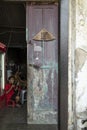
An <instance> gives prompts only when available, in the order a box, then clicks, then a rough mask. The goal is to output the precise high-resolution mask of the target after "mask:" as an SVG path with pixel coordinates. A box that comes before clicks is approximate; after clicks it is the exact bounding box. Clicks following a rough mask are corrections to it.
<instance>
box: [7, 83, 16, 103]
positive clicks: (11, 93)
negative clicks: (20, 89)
mask: <svg viewBox="0 0 87 130" xmlns="http://www.w3.org/2000/svg"><path fill="white" fill-rule="evenodd" d="M11 85H12V84H6V86H5V93H6V91H8V90H9V89H10V87H11ZM13 94H14V90H13V89H11V91H10V92H9V93H7V94H6V100H7V101H9V100H10V99H11V97H12V95H13Z"/></svg>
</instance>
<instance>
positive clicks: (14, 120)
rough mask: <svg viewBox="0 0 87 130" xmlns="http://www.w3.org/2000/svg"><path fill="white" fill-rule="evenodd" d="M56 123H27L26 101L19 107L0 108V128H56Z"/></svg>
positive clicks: (24, 129) (5, 129) (34, 129)
mask: <svg viewBox="0 0 87 130" xmlns="http://www.w3.org/2000/svg"><path fill="white" fill-rule="evenodd" d="M57 129H58V127H57V126H56V125H35V124H33V125H32V124H29V125H28V124H27V109H26V103H25V104H24V105H23V106H22V107H21V108H11V107H9V108H3V109H0V130H57Z"/></svg>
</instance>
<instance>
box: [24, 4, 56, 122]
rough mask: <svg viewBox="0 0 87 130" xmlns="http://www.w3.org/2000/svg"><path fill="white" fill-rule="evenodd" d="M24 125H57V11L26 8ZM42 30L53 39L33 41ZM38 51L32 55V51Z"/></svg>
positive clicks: (36, 7) (52, 6)
mask: <svg viewBox="0 0 87 130" xmlns="http://www.w3.org/2000/svg"><path fill="white" fill-rule="evenodd" d="M26 22H27V28H26V32H27V34H26V36H27V37H26V39H27V43H28V45H27V63H28V65H27V66H28V67H27V69H28V78H27V79H28V105H27V108H28V123H32V122H34V123H44V124H49V123H51V124H52V123H53V124H57V114H58V39H57V38H58V7H57V6H56V5H49V6H46V5H44V6H42V5H40V6H29V5H27V20H26ZM43 28H45V29H46V30H47V31H48V32H50V33H51V34H52V35H53V36H54V37H55V39H54V40H50V41H43V40H41V41H35V40H33V37H34V36H35V35H36V34H37V33H38V32H40V30H41V29H43ZM36 46H39V47H41V51H38V52H37V51H36V50H35V47H36Z"/></svg>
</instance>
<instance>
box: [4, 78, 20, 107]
mask: <svg viewBox="0 0 87 130" xmlns="http://www.w3.org/2000/svg"><path fill="white" fill-rule="evenodd" d="M5 94H6V100H7V102H8V101H10V100H13V101H14V102H15V104H16V107H20V106H21V104H20V88H19V85H18V84H16V85H15V78H14V76H10V77H9V79H8V83H7V84H6V85H5Z"/></svg>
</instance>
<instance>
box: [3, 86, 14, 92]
mask: <svg viewBox="0 0 87 130" xmlns="http://www.w3.org/2000/svg"><path fill="white" fill-rule="evenodd" d="M13 88H14V85H11V87H10V88H9V89H8V90H5V92H6V94H8V93H9V92H10V91H11V90H12V89H13Z"/></svg>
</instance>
